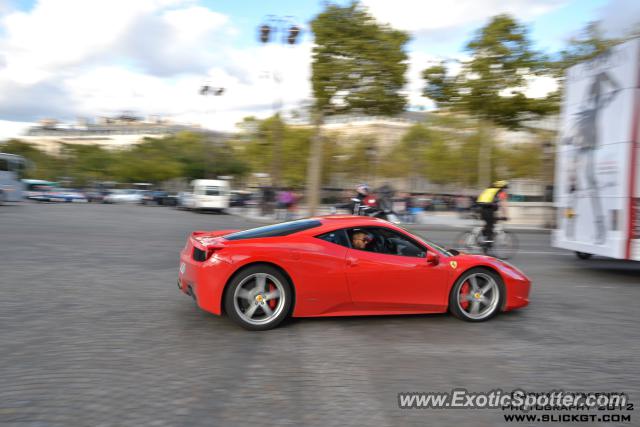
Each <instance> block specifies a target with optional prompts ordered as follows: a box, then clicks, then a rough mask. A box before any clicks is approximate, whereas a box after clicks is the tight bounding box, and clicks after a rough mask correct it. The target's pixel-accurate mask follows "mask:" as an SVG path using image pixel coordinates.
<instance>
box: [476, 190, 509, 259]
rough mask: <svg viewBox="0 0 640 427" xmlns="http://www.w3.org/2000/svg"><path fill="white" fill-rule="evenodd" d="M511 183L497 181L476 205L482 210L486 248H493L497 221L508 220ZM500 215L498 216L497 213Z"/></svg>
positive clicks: (481, 194) (479, 198) (481, 216)
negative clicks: (508, 198) (508, 193)
mask: <svg viewBox="0 0 640 427" xmlns="http://www.w3.org/2000/svg"><path fill="white" fill-rule="evenodd" d="M508 188H509V183H508V182H507V181H496V182H494V183H493V184H492V185H491V187H489V188H486V189H485V190H484V191H483V192H482V193H480V196H478V199H477V200H476V204H477V206H478V208H479V209H480V218H482V220H483V221H484V228H483V229H482V234H483V235H484V246H485V248H487V249H488V248H491V247H492V246H493V226H494V225H495V223H496V220H504V221H506V220H507V197H508V195H507V189H508ZM498 212H499V213H500V215H498V216H496V213H498Z"/></svg>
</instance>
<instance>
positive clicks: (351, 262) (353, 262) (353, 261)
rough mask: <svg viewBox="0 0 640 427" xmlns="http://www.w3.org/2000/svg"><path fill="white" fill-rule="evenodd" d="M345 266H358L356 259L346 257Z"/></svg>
mask: <svg viewBox="0 0 640 427" xmlns="http://www.w3.org/2000/svg"><path fill="white" fill-rule="evenodd" d="M347 265H348V266H349V267H355V266H356V265H358V258H352V257H347Z"/></svg>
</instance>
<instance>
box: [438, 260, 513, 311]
mask: <svg viewBox="0 0 640 427" xmlns="http://www.w3.org/2000/svg"><path fill="white" fill-rule="evenodd" d="M504 289H505V288H504V283H503V282H502V279H501V278H500V276H499V275H498V274H496V273H495V272H493V271H490V270H487V269H482V268H474V269H471V270H469V271H467V272H466V273H464V274H463V275H462V276H460V278H458V280H457V281H456V283H455V284H454V285H453V287H452V288H451V293H450V295H449V310H450V311H451V313H452V314H453V315H454V316H456V317H457V318H459V319H462V320H467V321H469V322H481V321H484V320H488V319H491V318H492V317H493V316H495V315H496V314H497V313H498V311H500V307H502V302H503V301H504V298H505V290H504Z"/></svg>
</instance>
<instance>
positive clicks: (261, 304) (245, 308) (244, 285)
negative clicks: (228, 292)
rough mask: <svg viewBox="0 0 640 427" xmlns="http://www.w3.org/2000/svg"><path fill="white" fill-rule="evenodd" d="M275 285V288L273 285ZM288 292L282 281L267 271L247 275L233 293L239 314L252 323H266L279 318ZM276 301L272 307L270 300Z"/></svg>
mask: <svg viewBox="0 0 640 427" xmlns="http://www.w3.org/2000/svg"><path fill="white" fill-rule="evenodd" d="M269 285H273V287H275V289H273V288H272V287H271V286H269ZM285 299H286V294H285V292H284V286H282V283H280V281H279V280H278V279H277V278H276V277H274V276H272V275H271V274H267V273H255V274H251V275H249V276H247V277H245V278H244V279H243V280H242V282H240V284H238V286H236V290H235V292H234V294H233V306H234V308H235V310H236V313H238V316H240V318H241V319H242V320H244V321H245V322H247V323H249V324H251V325H264V324H267V323H269V322H271V321H272V320H274V319H275V318H277V317H278V316H279V315H280V313H282V310H283V309H284V305H285ZM274 300H275V301H276V305H275V307H271V305H270V304H269V301H274Z"/></svg>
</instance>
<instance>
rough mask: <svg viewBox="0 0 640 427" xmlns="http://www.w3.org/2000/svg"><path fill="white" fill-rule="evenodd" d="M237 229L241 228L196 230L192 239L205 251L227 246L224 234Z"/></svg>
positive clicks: (192, 234) (196, 245) (195, 244)
mask: <svg viewBox="0 0 640 427" xmlns="http://www.w3.org/2000/svg"><path fill="white" fill-rule="evenodd" d="M236 231H240V230H218V231H194V232H193V233H191V240H192V241H193V244H194V246H195V247H197V248H198V249H201V250H203V251H209V250H216V249H222V248H224V247H225V244H224V239H223V238H222V236H226V235H227V234H231V233H235V232H236Z"/></svg>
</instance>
